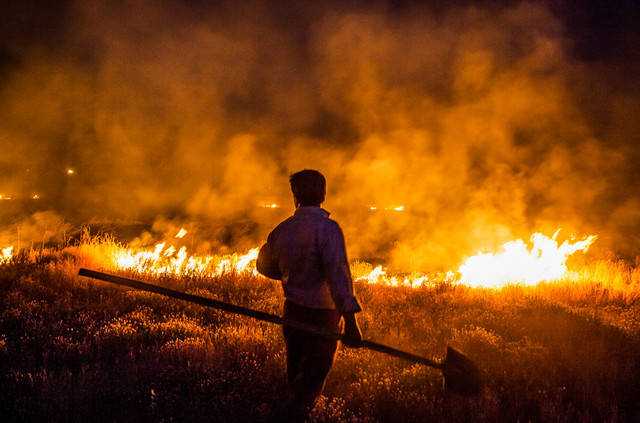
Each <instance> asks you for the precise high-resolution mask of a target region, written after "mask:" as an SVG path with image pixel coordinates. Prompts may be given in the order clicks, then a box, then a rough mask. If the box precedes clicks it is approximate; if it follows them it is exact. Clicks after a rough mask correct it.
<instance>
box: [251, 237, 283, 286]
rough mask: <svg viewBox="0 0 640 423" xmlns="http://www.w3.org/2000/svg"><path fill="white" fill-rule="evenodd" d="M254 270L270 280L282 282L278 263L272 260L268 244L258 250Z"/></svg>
mask: <svg viewBox="0 0 640 423" xmlns="http://www.w3.org/2000/svg"><path fill="white" fill-rule="evenodd" d="M256 269H257V270H258V272H260V273H262V274H263V275H265V276H266V277H268V278H270V279H276V280H282V275H281V274H280V268H279V267H278V263H276V261H275V260H274V258H273V254H272V253H271V248H270V246H269V242H267V243H266V244H264V245H263V246H262V248H260V252H259V253H258V259H257V260H256Z"/></svg>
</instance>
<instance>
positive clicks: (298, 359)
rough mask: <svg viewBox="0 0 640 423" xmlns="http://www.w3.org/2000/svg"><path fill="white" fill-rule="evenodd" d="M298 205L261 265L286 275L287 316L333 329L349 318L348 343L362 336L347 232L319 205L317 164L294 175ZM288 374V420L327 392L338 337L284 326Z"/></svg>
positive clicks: (322, 185)
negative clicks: (324, 388) (328, 377)
mask: <svg viewBox="0 0 640 423" xmlns="http://www.w3.org/2000/svg"><path fill="white" fill-rule="evenodd" d="M289 182H290V183H291V191H292V192H293V199H294V203H295V206H296V211H295V213H294V215H293V216H291V217H289V218H288V219H286V220H285V221H284V222H282V223H280V224H279V225H278V226H277V227H276V228H275V229H274V230H273V231H272V232H271V233H270V234H269V237H268V238H267V242H266V244H265V245H263V246H262V248H261V249H260V254H259V256H258V260H257V268H258V271H259V272H260V273H262V274H263V275H265V276H267V277H269V278H272V279H278V280H281V281H282V287H283V289H284V296H285V302H284V317H285V318H287V319H292V320H297V321H301V322H304V323H307V324H311V325H314V326H318V327H321V328H324V329H328V330H331V331H339V329H340V320H341V317H342V318H344V338H343V341H342V342H343V343H345V344H346V345H350V346H359V345H360V344H361V342H362V335H361V333H360V328H359V327H358V324H357V322H356V318H355V313H357V312H359V311H360V310H361V308H360V304H358V300H357V299H356V297H355V294H354V290H353V282H352V279H351V273H350V270H349V263H348V262H347V254H346V250H345V244H344V237H343V235H342V230H341V229H340V227H339V226H338V224H337V223H336V222H335V221H334V220H331V219H329V213H328V212H326V211H325V210H324V209H322V208H321V207H320V206H321V205H322V203H323V202H324V199H325V195H326V181H325V179H324V176H322V174H321V173H320V172H318V171H315V170H308V169H306V170H303V171H300V172H297V173H294V174H293V175H291V177H290V179H289ZM284 337H285V341H286V347H287V377H288V380H289V385H290V387H291V390H292V395H291V398H290V399H289V403H288V405H287V410H286V413H287V416H286V417H285V419H286V420H287V421H291V422H294V421H303V420H305V419H306V417H307V416H308V413H309V412H310V411H311V409H312V408H313V406H314V404H315V402H316V400H317V398H318V396H319V395H320V393H321V392H322V388H323V386H324V381H325V379H326V377H327V374H328V373H329V370H330V369H331V365H332V364H333V359H334V357H335V354H336V351H337V349H338V342H337V341H335V340H332V339H329V338H324V337H321V336H318V335H314V334H312V333H310V332H304V331H301V330H297V329H292V328H289V327H286V326H285V327H284Z"/></svg>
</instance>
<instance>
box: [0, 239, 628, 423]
mask: <svg viewBox="0 0 640 423" xmlns="http://www.w3.org/2000/svg"><path fill="white" fill-rule="evenodd" d="M106 244H108V242H107V243H106ZM107 247H108V245H105V242H104V241H100V240H98V241H92V242H87V241H85V242H83V243H81V244H79V245H76V246H67V247H64V248H55V249H50V250H47V249H44V250H42V251H32V252H27V251H22V252H17V253H15V254H14V255H13V257H12V258H11V259H9V260H7V261H6V262H5V263H3V264H1V265H0V303H1V306H0V386H1V389H0V421H3V422H20V421H49V422H86V421H97V422H170V421H173V422H201V421H202V422H203V421H213V422H267V421H269V420H270V418H271V417H272V416H273V415H274V414H275V413H277V412H278V411H279V406H280V404H281V401H282V398H283V397H284V393H285V392H286V382H285V375H284V360H285V356H284V350H283V340H282V336H281V329H280V327H278V326H275V325H272V324H268V323H262V322H258V321H255V320H252V319H249V318H246V317H242V316H236V315H232V314H228V313H223V312H220V311H217V310H214V309H206V308H203V307H201V306H196V305H193V304H188V303H184V302H180V301H177V300H171V299H167V298H164V297H161V296H158V295H156V294H149V293H143V292H137V291H132V290H128V289H124V288H119V287H115V286H112V285H110V284H107V283H105V282H100V281H93V280H89V279H87V278H84V277H80V276H77V271H78V269H79V268H80V267H87V268H94V269H96V270H101V269H105V268H107V270H108V265H107V264H106V263H105V262H104V259H103V253H104V249H105V248H107ZM370 271H371V268H370V266H368V265H366V264H363V263H354V265H353V273H354V276H355V277H356V291H357V293H358V296H359V299H360V301H361V303H362V306H363V309H364V311H363V312H362V313H361V314H360V316H359V321H360V324H361V328H362V331H363V334H364V336H365V337H366V338H367V339H370V340H374V341H377V342H381V343H384V344H387V345H390V346H394V347H398V348H401V349H404V350H408V351H411V352H413V353H416V354H419V355H423V356H426V357H432V358H436V359H441V358H443V355H444V353H445V348H446V346H447V345H451V346H453V347H456V348H458V349H460V350H461V351H463V352H464V353H465V354H466V355H468V356H469V357H470V358H472V359H473V360H474V361H475V362H476V364H477V365H478V366H479V368H480V369H481V372H482V375H483V379H484V381H485V387H484V389H483V391H482V393H481V395H479V396H477V397H474V398H462V397H459V396H456V395H454V394H450V393H447V392H445V391H443V390H442V378H441V374H440V372H439V371H438V370H435V369H432V368H429V367H425V366H423V365H419V364H413V363H410V362H407V361H402V360H400V359H396V358H392V357H389V356H385V355H383V354H380V353H375V352H370V351H367V350H357V349H348V348H341V350H340V352H339V354H338V356H337V359H336V362H335V365H334V367H333V369H332V371H331V373H330V375H329V378H328V381H327V384H326V387H325V390H324V393H323V397H322V398H321V400H320V402H319V404H318V405H317V407H316V409H315V410H314V412H313V414H312V415H311V418H310V421H312V422H428V421H437V422H440V421H442V422H468V421H473V422H517V421H520V422H527V421H532V422H537V421H540V422H605V421H607V422H634V421H640V406H639V405H638V398H640V301H639V298H640V272H639V271H638V270H637V269H636V268H635V267H634V266H631V265H629V264H627V263H624V262H613V261H598V262H595V263H591V264H588V265H582V266H581V269H579V270H578V271H576V270H575V269H574V271H573V272H571V274H570V276H569V277H567V278H565V279H562V280H558V281H553V282H546V283H541V284H538V285H536V286H531V287H526V286H518V285H511V286H507V287H505V288H503V289H499V290H496V289H483V288H469V287H466V286H463V285H460V284H458V283H457V282H456V281H455V278H451V277H450V276H446V275H434V276H433V277H431V278H430V279H429V280H428V281H427V282H424V283H421V284H420V285H419V286H416V287H408V286H397V287H393V286H385V285H384V284H375V283H373V284H372V283H369V282H368V281H367V280H366V279H365V278H362V277H359V275H363V274H365V273H367V272H370ZM120 274H122V275H124V276H133V277H136V278H140V279H144V280H146V281H149V282H152V283H157V284H160V285H162V286H166V287H170V288H173V289H176V290H180V291H186V292H189V293H192V294H197V295H201V296H206V297H211V298H215V299H219V300H222V301H228V302H231V303H234V304H237V305H241V306H245V307H250V308H253V309H256V310H260V311H265V312H269V313H276V314H278V313H279V312H280V307H281V303H282V298H281V290H280V287H279V285H278V283H277V282H275V281H271V280H268V279H265V278H263V277H260V276H256V275H254V274H253V273H251V272H248V271H247V272H245V271H242V272H240V271H236V270H233V269H231V270H228V271H225V272H222V273H220V274H218V275H216V276H214V277H203V276H202V275H198V274H191V275H189V276H162V275H155V276H145V277H143V276H140V275H139V274H135V273H133V274H132V273H131V272H129V273H127V272H124V273H122V272H121V273H120Z"/></svg>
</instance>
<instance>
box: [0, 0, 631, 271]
mask: <svg viewBox="0 0 640 423" xmlns="http://www.w3.org/2000/svg"><path fill="white" fill-rule="evenodd" d="M34 3H35V4H37V3H38V2H34ZM43 3H46V2H43ZM307 3H309V2H303V1H290V2H269V1H266V0H264V1H251V2H248V3H247V2H243V5H242V7H240V5H236V4H235V3H234V2H231V1H229V2H219V3H217V4H216V5H211V4H209V2H198V1H189V2H178V1H170V0H164V1H160V2H158V1H148V0H128V1H121V2H107V1H98V0H93V1H67V2H62V3H60V4H58V6H51V5H49V8H50V9H51V10H55V11H56V13H53V14H47V13H46V10H45V11H40V12H30V13H26V17H24V16H25V7H24V6H13V7H9V8H8V13H7V15H6V16H7V17H6V18H5V19H4V20H6V21H16V19H17V18H16V17H17V16H22V18H21V20H20V19H18V20H17V21H18V23H15V22H14V23H13V24H12V25H13V26H9V27H6V28H9V30H7V31H6V32H7V35H5V36H4V37H3V39H2V44H0V50H1V51H2V55H1V56H0V73H1V74H2V75H3V78H2V81H3V82H2V83H1V85H0V145H1V147H2V156H1V158H0V173H1V176H2V180H1V181H0V184H1V185H0V191H1V192H0V194H2V193H3V192H4V193H11V194H12V195H13V196H14V197H16V198H17V197H19V196H23V197H25V198H31V197H33V195H36V194H37V195H38V196H39V197H40V200H38V201H41V203H42V204H46V205H47V207H50V208H51V209H52V210H54V211H55V213H57V214H58V215H60V216H64V217H65V219H67V220H73V221H80V222H85V221H90V220H92V219H98V218H112V219H125V220H132V221H134V220H135V221H148V220H153V219H154V218H156V217H159V218H158V221H157V222H156V229H157V230H159V231H161V232H167V234H168V233H169V232H173V231H174V230H175V229H176V227H178V226H181V225H182V223H181V222H187V223H188V224H190V225H196V223H195V222H200V223H199V226H198V227H199V228H200V232H199V234H200V235H199V236H201V241H202V242H205V240H206V242H208V243H209V244H208V245H210V246H212V248H218V247H220V246H221V245H228V246H230V247H232V248H236V247H244V246H248V245H250V244H254V245H257V244H258V243H259V242H260V241H261V240H264V238H265V237H266V234H267V233H268V231H269V230H270V229H271V227H272V226H273V225H274V224H276V223H277V222H278V221H279V219H282V218H284V217H286V216H287V215H288V214H290V213H291V212H292V211H293V202H292V200H291V194H290V192H289V190H288V180H287V179H288V175H289V174H290V173H291V172H294V171H297V170H301V169H303V168H316V169H318V170H320V171H321V172H323V173H324V174H325V176H326V177H327V180H328V196H327V202H326V204H325V208H327V209H328V210H330V211H331V212H332V216H333V217H335V218H336V220H338V221H339V223H340V224H341V226H342V227H343V229H344V231H345V236H346V239H347V244H348V250H349V254H350V256H351V258H366V259H379V260H384V261H386V262H387V263H388V264H389V265H391V266H393V267H394V268H396V269H398V270H407V271H409V270H416V269H421V270H425V269H441V268H450V267H451V266H455V265H457V264H459V263H460V262H461V260H463V259H464V258H465V257H466V256H468V255H471V254H475V253H476V252H477V251H478V250H480V249H482V250H485V251H487V250H495V249H496V248H498V247H499V246H500V245H502V244H503V243H504V242H506V241H508V240H511V239H513V238H516V237H519V238H523V237H524V238H526V237H528V236H529V235H530V234H531V233H532V232H535V231H544V232H545V233H546V234H547V235H551V234H552V233H554V232H555V231H556V230H557V229H558V228H560V227H562V228H563V231H562V232H561V234H563V235H562V236H570V235H571V234H575V235H576V236H584V235H588V234H592V233H593V234H598V235H599V240H598V243H599V244H601V246H602V248H604V249H607V250H610V251H614V252H615V253H618V254H623V255H627V256H633V255H637V254H638V251H637V245H638V243H637V241H638V236H639V235H640V227H639V225H638V216H639V213H640V198H639V197H638V194H637V192H635V189H634V188H635V187H637V184H638V182H639V181H638V178H637V176H636V174H637V173H636V172H635V170H636V166H637V165H636V163H638V161H637V160H635V159H637V158H638V157H637V155H638V153H637V152H635V149H634V148H633V146H634V141H635V138H636V137H637V135H635V134H637V133H638V131H637V130H638V129H639V128H638V123H637V119H636V118H635V117H637V115H638V112H639V111H640V107H639V104H640V103H639V102H638V98H639V97H638V95H637V94H638V93H637V92H634V91H633V90H629V89H627V87H626V85H625V84H624V81H625V78H627V77H625V76H624V75H625V73H624V72H622V71H621V69H623V68H621V67H620V64H616V63H609V62H604V61H594V60H590V61H587V60H584V59H582V58H581V57H580V55H579V54H577V53H576V50H575V48H576V42H575V40H573V39H572V38H571V35H572V32H571V31H570V28H568V27H567V23H566V22H565V21H563V19H562V15H559V14H558V13H557V11H556V10H553V9H551V8H550V7H548V6H547V5H545V3H543V2H526V3H521V2H518V3H517V4H510V3H509V2H506V5H503V6H500V5H499V4H496V3H494V4H493V5H492V6H490V7H489V6H477V5H476V6H474V5H470V4H466V2H459V3H457V4H453V5H451V6H447V7H444V6H439V7H437V8H432V7H428V6H422V5H419V4H402V2H389V3H384V2H379V3H375V4H371V3H370V2H364V3H363V4H359V3H358V2H352V3H348V4H347V5H345V3H344V2H327V3H325V2H323V3H322V4H317V5H316V4H307ZM47 4H48V3H47ZM0 23H3V22H0ZM34 25H35V26H36V27H39V28H41V29H40V30H39V31H35V30H33V31H31V32H27V33H26V35H25V34H24V31H21V29H22V28H23V27H33V26H34ZM12 28H13V30H11V29H12ZM18 34H22V35H18ZM603 71H604V73H605V74H606V77H605V78H604V79H603V78H602V77H601V75H602V74H603ZM636 91H637V90H636ZM70 169H71V170H73V173H69V170H70ZM5 195H7V194H5ZM272 203H277V204H278V205H279V206H280V207H279V208H276V209H265V208H264V207H260V206H261V205H266V204H272ZM0 205H1V204H0ZM372 207H375V210H372V209H371V208H372ZM399 207H402V208H403V209H402V210H395V209H396V208H399ZM385 209H386V210H385ZM167 222H170V223H167ZM178 222H180V223H178ZM204 227H210V228H213V229H211V230H203V228H204ZM158 228H162V229H158ZM167 228H168V229H167ZM229 228H231V229H229ZM205 234H206V236H205ZM207 237H209V239H208V240H207ZM143 238H144V237H143ZM140 242H142V241H140Z"/></svg>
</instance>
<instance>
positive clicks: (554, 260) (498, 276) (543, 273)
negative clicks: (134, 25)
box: [458, 230, 597, 288]
mask: <svg viewBox="0 0 640 423" xmlns="http://www.w3.org/2000/svg"><path fill="white" fill-rule="evenodd" d="M558 232H559V230H558ZM558 232H556V233H555V234H554V235H553V237H552V238H548V237H546V236H544V235H543V234H541V233H535V234H533V235H532V236H531V241H532V243H533V246H532V247H531V249H529V248H528V246H527V245H526V244H525V243H524V241H522V240H520V239H518V240H516V241H510V242H507V243H506V244H504V246H503V247H502V248H503V249H504V252H502V253H499V254H491V253H485V254H482V253H480V254H478V255H476V256H473V257H470V258H469V259H468V260H467V261H466V262H465V263H464V264H463V265H462V266H460V268H459V270H458V272H459V273H460V274H461V277H460V282H461V283H463V284H466V285H469V286H472V287H487V288H498V287H501V286H504V285H507V284H525V285H535V284H537V283H539V282H542V281H545V280H546V281H550V280H556V279H561V278H562V277H563V276H564V275H565V272H566V271H567V266H566V265H565V262H566V261H567V259H568V258H569V256H570V255H571V254H573V253H575V252H576V251H583V252H584V251H587V250H588V248H589V246H590V245H591V244H592V243H593V242H594V241H595V240H596V238H597V236H595V235H591V236H589V237H586V238H585V239H583V240H582V241H578V242H575V243H570V242H569V241H565V242H564V243H562V245H560V246H558V242H557V241H556V240H555V238H556V236H557V235H558Z"/></svg>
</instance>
